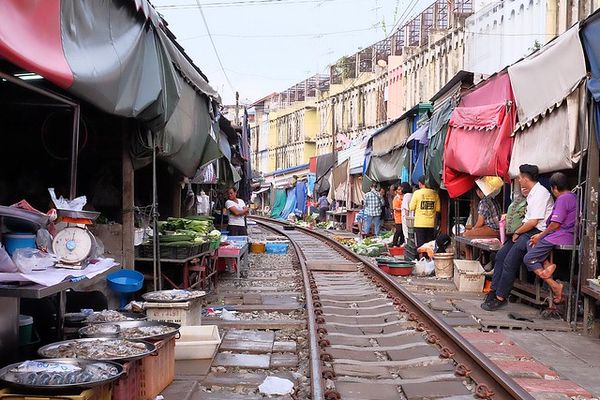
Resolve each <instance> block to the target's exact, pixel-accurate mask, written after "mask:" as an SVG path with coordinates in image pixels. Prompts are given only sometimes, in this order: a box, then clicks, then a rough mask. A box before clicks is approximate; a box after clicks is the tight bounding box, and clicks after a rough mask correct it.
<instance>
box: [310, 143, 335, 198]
mask: <svg viewBox="0 0 600 400" xmlns="http://www.w3.org/2000/svg"><path fill="white" fill-rule="evenodd" d="M334 162H335V157H334V154H333V153H329V154H322V155H320V156H318V157H317V174H316V175H317V176H316V182H315V190H314V192H315V193H317V194H319V193H328V192H329V175H330V174H331V169H332V168H333V163H334ZM316 197H318V196H316Z"/></svg>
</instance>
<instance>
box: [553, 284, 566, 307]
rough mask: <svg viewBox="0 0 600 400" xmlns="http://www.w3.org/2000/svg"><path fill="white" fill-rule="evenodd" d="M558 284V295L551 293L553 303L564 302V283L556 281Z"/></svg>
mask: <svg viewBox="0 0 600 400" xmlns="http://www.w3.org/2000/svg"><path fill="white" fill-rule="evenodd" d="M558 285H559V286H560V291H559V292H558V295H556V294H554V293H552V302H553V303H554V304H562V303H564V302H565V296H563V290H564V287H565V285H563V284H562V283H558Z"/></svg>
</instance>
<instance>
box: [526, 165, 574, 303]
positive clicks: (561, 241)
mask: <svg viewBox="0 0 600 400" xmlns="http://www.w3.org/2000/svg"><path fill="white" fill-rule="evenodd" d="M550 189H551V191H552V194H553V195H554V197H556V202H555V203H554V208H553V209H552V214H551V215H550V217H549V218H548V222H547V227H546V229H545V230H544V231H543V232H540V233H538V234H537V235H533V236H532V237H531V239H530V240H529V244H528V246H527V254H526V255H525V258H524V259H523V262H524V263H525V265H526V266H527V269H529V270H530V271H533V272H534V273H535V274H536V275H537V276H539V277H540V278H541V279H543V280H544V281H545V282H546V283H547V284H548V286H549V287H550V289H551V290H552V294H553V297H552V301H553V302H554V303H555V304H559V303H561V302H562V301H563V294H562V292H563V285H562V284H561V283H558V282H556V281H555V280H554V279H552V274H553V273H554V271H555V270H556V265H554V264H550V262H549V261H548V256H549V255H550V252H551V251H552V248H553V247H554V246H556V245H566V244H570V245H572V244H573V243H574V235H575V220H576V218H577V215H576V212H577V196H576V195H575V194H573V193H571V189H570V187H569V181H568V179H567V176H566V175H565V174H563V173H561V172H557V173H555V174H553V175H552V176H551V177H550Z"/></svg>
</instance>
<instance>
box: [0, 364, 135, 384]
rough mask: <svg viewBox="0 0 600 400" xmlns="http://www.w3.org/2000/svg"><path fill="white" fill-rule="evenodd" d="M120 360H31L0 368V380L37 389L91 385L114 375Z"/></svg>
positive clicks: (103, 381) (119, 370) (120, 371)
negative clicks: (113, 361) (117, 361)
mask: <svg viewBox="0 0 600 400" xmlns="http://www.w3.org/2000/svg"><path fill="white" fill-rule="evenodd" d="M122 373H123V367H122V366H120V365H119V364H116V363H112V362H104V361H86V360H32V361H25V362H21V363H16V364H12V365H9V366H7V367H4V368H2V369H1V370H0V380H1V381H4V382H5V383H7V384H9V385H13V386H24V387H29V388H39V389H52V388H55V389H59V388H67V387H75V386H77V387H92V386H96V385H101V384H104V383H107V382H110V381H112V380H115V379H117V378H118V377H119V376H120V375H121V374H122Z"/></svg>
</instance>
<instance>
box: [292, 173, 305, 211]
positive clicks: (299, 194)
mask: <svg viewBox="0 0 600 400" xmlns="http://www.w3.org/2000/svg"><path fill="white" fill-rule="evenodd" d="M295 191H296V208H295V209H294V214H296V216H297V217H298V218H302V217H304V214H306V195H307V188H306V184H305V183H304V182H303V181H298V182H297V183H296V189H295Z"/></svg>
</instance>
